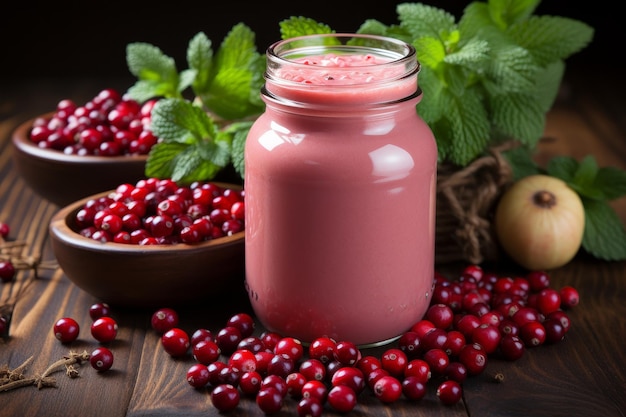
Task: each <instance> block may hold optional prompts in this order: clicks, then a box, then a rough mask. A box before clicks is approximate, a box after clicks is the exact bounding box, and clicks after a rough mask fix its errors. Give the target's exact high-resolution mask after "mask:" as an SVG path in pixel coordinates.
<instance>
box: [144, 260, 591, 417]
mask: <svg viewBox="0 0 626 417" xmlns="http://www.w3.org/2000/svg"><path fill="white" fill-rule="evenodd" d="M578 301H579V295H578V292H577V290H576V289H575V288H573V287H571V286H566V287H563V288H560V289H558V290H557V289H555V288H552V287H551V286H550V277H549V275H548V274H547V273H546V272H542V271H534V272H530V273H528V274H527V275H526V276H523V277H522V276H515V277H509V276H498V275H496V274H492V273H487V272H485V271H483V269H482V268H481V267H480V266H478V265H469V266H467V267H466V268H465V269H464V271H463V273H462V274H461V275H460V277H459V279H457V280H449V279H447V278H446V277H444V276H442V275H441V274H436V276H435V286H434V292H433V298H432V301H431V305H430V307H429V309H428V310H427V312H426V314H425V316H424V317H423V318H422V319H421V320H419V321H418V322H417V323H415V324H414V325H413V326H412V328H411V329H409V330H408V331H407V332H406V333H404V334H403V335H401V337H400V338H399V339H398V341H397V342H396V343H395V345H390V346H388V347H387V348H386V350H385V351H384V352H383V353H382V355H381V356H375V355H372V354H364V352H362V351H361V349H359V347H358V346H355V345H354V344H353V343H351V342H350V341H336V340H333V339H331V338H329V337H319V338H318V339H316V340H313V341H312V342H311V343H310V345H309V346H308V348H305V347H304V346H303V345H302V343H301V342H300V341H299V340H297V339H295V338H292V337H283V336H282V335H279V334H276V333H274V332H269V331H265V332H262V333H260V334H258V335H256V334H255V332H254V329H255V322H254V320H253V319H252V317H250V316H249V315H247V314H245V313H240V314H236V315H234V316H232V317H231V318H230V319H229V320H228V321H227V323H226V324H225V326H224V327H223V328H221V329H220V330H219V331H217V332H216V333H213V332H212V331H211V330H207V329H198V330H197V331H195V332H194V333H193V334H191V336H189V335H188V334H187V333H186V332H185V331H184V330H182V329H181V328H179V327H178V315H177V313H176V312H175V311H174V310H172V309H169V308H162V309H159V310H157V311H156V312H155V313H154V314H153V316H152V327H153V328H154V330H156V331H157V332H158V333H159V334H161V335H162V336H161V343H162V347H163V348H164V349H165V351H166V352H167V353H168V354H170V355H171V356H172V357H183V356H185V355H189V354H191V355H192V356H193V358H194V359H195V362H196V363H194V364H193V365H192V366H191V367H190V368H188V371H187V375H186V378H187V381H188V383H189V384H190V385H191V386H192V387H194V388H206V389H208V391H209V393H210V394H209V395H210V397H211V401H212V404H213V406H215V407H216V408H217V409H219V410H220V411H223V412H226V411H229V410H233V409H235V408H236V407H237V406H238V404H239V402H240V401H241V399H242V398H244V397H247V398H251V399H254V400H255V401H256V404H257V405H258V407H259V408H260V409H261V410H262V411H263V412H264V413H265V414H274V413H277V412H278V411H280V410H281V409H282V408H283V406H284V404H285V403H286V402H287V401H289V400H291V401H295V402H296V403H297V413H298V415H299V416H309V417H316V416H320V415H321V414H322V412H323V411H324V409H325V407H330V409H332V410H334V411H337V412H341V413H345V412H349V411H351V410H353V409H354V408H355V407H356V406H357V403H358V399H359V396H360V395H361V393H362V392H363V391H365V390H369V391H370V393H372V394H373V395H374V396H375V397H376V398H378V399H379V400H380V401H381V402H382V403H385V404H387V403H392V402H394V401H397V400H399V399H400V398H401V397H404V398H406V399H408V400H414V401H417V400H420V399H421V398H423V397H424V396H425V395H426V393H427V391H428V389H427V386H429V384H430V385H434V384H436V385H434V386H436V394H437V396H438V398H439V400H440V401H441V402H442V403H443V404H446V405H452V404H456V403H458V402H459V401H460V400H461V399H462V395H463V389H462V384H463V382H464V381H465V379H466V378H468V377H471V376H475V375H479V374H481V373H483V372H484V371H485V369H486V367H487V364H488V360H489V358H491V357H498V358H502V359H505V360H509V361H514V360H517V359H519V358H520V357H522V355H523V354H524V353H525V352H526V351H527V349H533V348H537V347H538V346H541V345H543V344H553V343H557V342H559V341H560V340H562V339H563V338H564V337H565V335H566V333H567V332H568V330H569V328H570V319H569V316H568V313H567V310H568V309H570V308H572V307H574V306H576V305H577V304H578Z"/></svg>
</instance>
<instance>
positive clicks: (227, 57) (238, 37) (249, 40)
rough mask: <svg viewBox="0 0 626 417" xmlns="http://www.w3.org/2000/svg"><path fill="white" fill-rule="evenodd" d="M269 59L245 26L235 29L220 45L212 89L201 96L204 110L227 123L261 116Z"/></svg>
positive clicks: (213, 68)
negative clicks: (264, 69)
mask: <svg viewBox="0 0 626 417" xmlns="http://www.w3.org/2000/svg"><path fill="white" fill-rule="evenodd" d="M264 67H265V58H264V56H262V55H260V54H259V53H258V52H257V51H256V44H255V36H254V33H253V32H252V31H251V30H250V28H249V27H247V26H246V25H244V24H241V23H240V24H237V25H235V26H234V27H233V28H232V29H231V30H230V32H229V33H228V35H227V36H226V38H224V41H223V42H222V44H221V45H220V48H219V49H218V51H217V53H216V55H215V57H214V59H213V67H212V69H211V74H212V77H213V78H211V79H210V80H209V81H208V83H209V85H208V87H207V88H205V89H204V91H203V92H201V93H200V98H201V101H202V103H203V104H204V106H206V108H207V109H209V110H210V111H212V112H213V113H214V114H216V115H217V116H219V117H221V118H223V119H226V120H236V119H242V118H245V117H248V116H254V115H258V114H260V113H261V112H262V111H263V109H264V107H263V106H262V104H261V102H260V100H259V99H258V98H257V96H258V95H259V91H260V89H261V87H262V83H263V79H262V78H261V77H260V76H259V73H261V74H262V72H263V71H262V68H264Z"/></svg>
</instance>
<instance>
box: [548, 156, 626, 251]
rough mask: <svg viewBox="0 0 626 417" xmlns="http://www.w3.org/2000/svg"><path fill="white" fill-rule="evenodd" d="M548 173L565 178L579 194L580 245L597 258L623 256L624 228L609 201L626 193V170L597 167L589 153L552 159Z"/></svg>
mask: <svg viewBox="0 0 626 417" xmlns="http://www.w3.org/2000/svg"><path fill="white" fill-rule="evenodd" d="M547 173H548V174H549V175H552V176H554V177H557V178H560V179H562V180H563V181H565V182H566V183H567V184H568V185H569V186H570V187H571V188H572V189H573V190H575V191H576V192H577V193H578V195H579V196H580V197H581V200H582V202H583V206H584V208H585V231H584V234H583V242H582V246H583V249H585V250H586V251H587V252H588V253H590V254H591V255H593V256H595V257H596V258H598V259H604V260H624V259H626V230H625V229H624V225H623V224H622V222H621V221H620V219H619V217H618V216H617V214H616V213H615V210H613V208H612V207H611V206H610V204H609V202H610V201H611V200H615V199H617V198H620V197H622V196H625V195H626V172H624V171H621V170H619V169H617V168H614V167H602V168H600V167H598V165H597V163H596V161H595V159H594V158H593V157H592V156H587V157H585V158H584V159H583V160H582V161H580V162H578V161H576V160H575V159H574V158H571V157H565V156H559V157H555V158H552V159H551V160H550V162H549V163H548V166H547Z"/></svg>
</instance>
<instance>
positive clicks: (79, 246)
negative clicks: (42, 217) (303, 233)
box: [49, 183, 245, 308]
mask: <svg viewBox="0 0 626 417" xmlns="http://www.w3.org/2000/svg"><path fill="white" fill-rule="evenodd" d="M218 184H220V185H224V186H227V187H230V188H233V189H241V186H238V185H234V184H225V183H218ZM107 194H109V191H107V192H103V193H98V194H95V195H92V196H89V197H86V198H84V199H82V200H79V201H76V202H74V203H72V204H69V205H67V206H66V207H63V208H61V209H60V210H59V211H58V212H57V213H56V214H55V215H54V217H53V218H52V220H51V222H50V227H49V231H50V238H51V243H52V249H53V251H54V254H55V256H56V259H57V261H58V263H59V266H60V267H61V268H62V269H63V272H64V273H65V275H67V277H68V278H69V279H70V280H71V281H72V282H73V283H74V284H76V285H77V286H78V287H80V288H81V289H83V290H84V291H86V292H88V293H89V294H91V295H93V296H94V297H96V298H98V299H100V300H102V301H104V302H107V303H109V304H112V305H120V306H128V307H153V308H154V307H156V308H159V307H163V306H176V305H183V304H185V303H190V302H198V301H201V302H204V303H205V302H208V301H209V300H211V299H223V298H224V297H227V296H228V295H232V294H233V292H234V291H241V292H243V291H244V286H243V282H244V268H245V265H244V263H245V258H244V232H243V231H242V232H238V233H235V234H233V235H231V236H226V237H222V238H218V239H214V240H210V241H205V242H201V243H198V244H183V243H179V244H172V245H148V246H142V245H135V244H122V243H112V242H108V243H101V242H99V241H96V240H94V239H91V238H89V237H85V236H82V235H81V234H79V233H78V231H77V230H78V228H77V227H76V224H75V221H74V218H75V215H76V212H77V211H78V210H79V209H80V208H81V207H82V206H83V205H84V204H85V203H86V202H87V201H88V200H89V199H91V198H98V197H100V196H105V195H107Z"/></svg>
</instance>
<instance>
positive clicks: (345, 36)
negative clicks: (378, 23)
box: [266, 33, 420, 77]
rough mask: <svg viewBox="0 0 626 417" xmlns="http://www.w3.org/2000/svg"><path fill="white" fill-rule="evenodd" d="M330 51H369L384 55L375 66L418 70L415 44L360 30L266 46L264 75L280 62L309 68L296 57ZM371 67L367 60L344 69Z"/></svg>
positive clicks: (329, 52)
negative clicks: (382, 59)
mask: <svg viewBox="0 0 626 417" xmlns="http://www.w3.org/2000/svg"><path fill="white" fill-rule="evenodd" d="M334 53H337V54H341V55H357V54H371V55H374V56H376V57H378V58H384V59H385V60H384V62H380V63H376V64H374V65H375V66H376V67H377V68H381V67H394V66H398V65H407V70H406V72H407V73H410V72H419V70H420V63H419V61H418V60H417V56H416V55H417V52H416V49H415V47H414V46H413V45H411V44H409V43H407V42H404V41H402V40H400V39H396V38H391V37H387V36H381V35H371V34H361V33H323V34H311V35H304V36H298V37H293V38H288V39H283V40H280V41H277V42H274V43H273V44H272V45H270V46H269V47H268V48H267V51H266V58H267V71H266V77H268V76H269V77H272V74H273V72H274V70H276V69H277V68H279V67H281V66H284V65H289V66H291V67H294V68H308V69H310V68H311V66H310V65H307V64H304V63H302V62H299V61H298V60H299V59H302V58H304V57H307V56H315V55H324V54H334ZM372 66H373V64H371V63H369V64H364V65H351V66H350V67H347V68H346V71H349V70H352V71H354V70H358V69H362V68H364V67H368V68H371V67H372Z"/></svg>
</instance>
